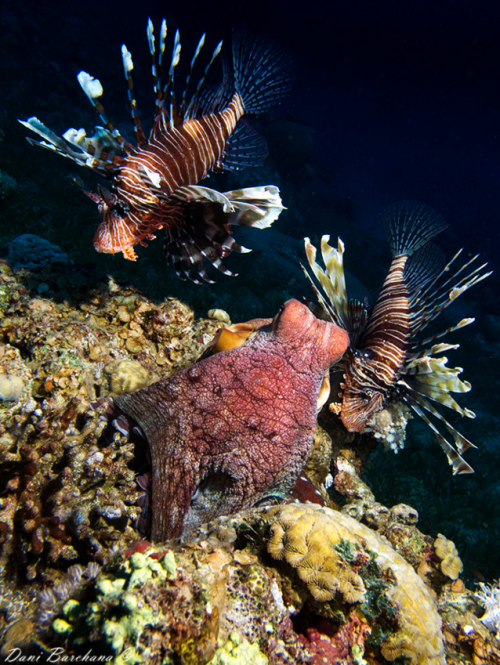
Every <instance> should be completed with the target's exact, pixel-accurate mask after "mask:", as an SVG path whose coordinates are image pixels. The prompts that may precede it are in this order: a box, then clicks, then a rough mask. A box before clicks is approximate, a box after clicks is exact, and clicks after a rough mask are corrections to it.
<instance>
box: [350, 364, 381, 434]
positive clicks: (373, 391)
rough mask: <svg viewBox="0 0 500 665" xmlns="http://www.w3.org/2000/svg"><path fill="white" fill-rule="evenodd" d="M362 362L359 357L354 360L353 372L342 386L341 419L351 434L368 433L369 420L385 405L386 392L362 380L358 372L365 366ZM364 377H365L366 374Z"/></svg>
mask: <svg viewBox="0 0 500 665" xmlns="http://www.w3.org/2000/svg"><path fill="white" fill-rule="evenodd" d="M360 360H361V362H360ZM362 360H363V359H362V358H361V359H360V358H359V357H356V358H355V359H354V362H353V363H352V365H351V371H350V372H348V373H347V374H346V376H345V378H344V383H343V384H342V388H343V399H342V408H341V411H340V419H341V420H342V422H343V424H344V425H345V427H346V428H347V430H349V432H359V433H361V432H365V431H367V429H369V426H368V422H369V420H370V419H371V418H372V416H374V415H375V414H376V413H377V412H378V411H380V410H381V409H383V408H384V405H385V399H386V395H385V393H384V391H382V390H381V389H380V388H379V387H378V386H377V385H370V384H371V383H372V382H371V381H366V380H364V381H361V380H360V377H359V376H358V371H356V370H359V369H361V367H362V366H363V365H365V363H363V362H362ZM362 376H365V375H364V373H363V375H362ZM365 378H366V376H365Z"/></svg>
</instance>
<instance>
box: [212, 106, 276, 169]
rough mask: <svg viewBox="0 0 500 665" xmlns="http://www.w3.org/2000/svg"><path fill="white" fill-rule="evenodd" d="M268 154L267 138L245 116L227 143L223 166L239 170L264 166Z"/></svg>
mask: <svg viewBox="0 0 500 665" xmlns="http://www.w3.org/2000/svg"><path fill="white" fill-rule="evenodd" d="M268 154H269V150H268V148H267V141H266V140H265V138H264V137H263V136H262V134H260V133H259V132H258V131H257V130H256V129H254V128H253V127H252V126H251V125H250V124H249V123H248V121H247V120H246V119H245V118H241V119H240V120H239V121H238V123H237V125H236V127H235V129H234V131H233V133H232V134H231V136H230V137H229V140H228V142H227V143H226V147H225V150H224V156H223V159H222V162H221V168H222V169H223V170H228V171H238V170H240V169H247V168H251V167H255V166H262V164H263V163H264V161H265V159H266V157H267V156H268Z"/></svg>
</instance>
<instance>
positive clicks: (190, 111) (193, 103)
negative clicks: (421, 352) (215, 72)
mask: <svg viewBox="0 0 500 665" xmlns="http://www.w3.org/2000/svg"><path fill="white" fill-rule="evenodd" d="M200 43H201V40H200ZM203 43H204V42H203ZM222 44H223V42H222V41H220V42H219V43H218V44H217V46H216V47H215V49H214V51H213V53H212V57H211V58H210V60H209V61H208V63H207V65H206V66H205V69H204V71H203V73H202V75H201V76H200V78H199V80H198V84H197V86H196V89H195V91H194V93H193V94H192V96H191V99H190V101H189V104H188V105H187V108H186V110H185V112H184V117H185V118H186V119H187V120H189V118H192V117H193V116H194V115H196V112H197V110H198V104H199V95H200V91H201V89H202V87H203V84H204V83H205V80H206V78H207V75H208V72H209V71H210V68H211V67H212V65H213V63H214V60H215V59H216V58H217V56H218V55H219V53H220V52H221V50H222ZM201 46H203V44H201ZM201 46H200V44H198V47H197V49H196V51H195V56H196V57H195V56H193V60H192V61H191V67H193V66H194V63H195V62H196V59H197V57H198V55H199V50H201ZM190 81H191V72H190V73H189V75H188V82H187V83H186V97H187V85H188V83H190Z"/></svg>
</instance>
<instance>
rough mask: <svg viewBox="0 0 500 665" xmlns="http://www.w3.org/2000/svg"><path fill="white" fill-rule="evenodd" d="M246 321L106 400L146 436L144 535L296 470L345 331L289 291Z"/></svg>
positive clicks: (255, 500) (172, 527)
mask: <svg viewBox="0 0 500 665" xmlns="http://www.w3.org/2000/svg"><path fill="white" fill-rule="evenodd" d="M249 323H250V325H249V326H247V327H248V328H249V329H250V334H249V335H248V338H247V339H245V341H244V343H242V344H240V345H238V346H236V347H234V348H228V349H227V350H224V351H221V352H219V353H216V354H214V355H211V356H210V357H206V358H204V359H202V360H200V361H199V362H197V363H195V364H194V365H192V366H191V367H189V368H187V369H185V370H182V371H179V372H177V373H176V374H174V375H172V376H171V377H169V378H167V379H164V380H162V381H158V382H157V383H154V384H152V385H150V386H149V387H147V388H143V389H141V390H137V391H135V392H133V393H130V394H127V395H121V396H118V397H115V398H114V400H113V402H114V405H113V408H114V409H115V411H118V412H119V413H120V414H122V415H120V417H123V415H124V416H126V417H127V418H128V419H131V420H132V421H135V423H137V425H139V427H140V429H141V430H142V432H143V434H144V436H145V438H146V439H147V442H148V445H149V451H150V456H151V467H152V469H151V476H150V482H148V484H149V485H150V487H149V490H150V499H149V500H150V501H151V540H153V541H154V542H158V541H164V540H166V539H169V538H175V537H179V536H181V535H182V534H183V533H186V532H187V531H189V530H191V529H194V528H196V527H198V526H200V525H201V524H203V523H205V522H208V521H210V520H212V519H215V518H216V517H219V516H221V515H231V514H234V513H236V512H238V511H240V510H243V509H246V508H249V507H251V506H254V505H261V504H263V503H267V502H272V501H273V500H281V499H282V498H283V497H284V496H285V495H286V494H287V493H288V491H289V490H290V489H291V487H292V486H293V485H294V483H295V481H296V480H297V479H298V478H299V475H300V474H301V471H302V468H303V466H304V463H305V461H306V459H307V455H308V453H309V450H310V448H311V445H312V442H313V438H314V429H315V424H316V416H317V405H318V398H319V396H320V389H321V388H322V385H323V382H324V377H325V375H327V374H328V371H329V368H330V367H331V366H332V365H333V364H334V363H335V362H336V361H337V360H338V359H339V358H340V357H341V356H342V355H343V354H344V352H345V351H346V349H347V346H348V343H349V339H348V335H347V333H346V332H345V331H344V330H343V329H341V328H340V327H338V326H337V325H335V324H334V323H331V322H329V321H322V320H320V319H317V318H316V317H315V316H314V314H313V313H312V312H311V311H310V310H309V309H308V308H307V307H306V305H304V304H302V303H300V302H298V301H297V300H289V301H288V302H286V303H285V304H284V305H283V306H282V307H281V309H280V311H279V312H278V314H277V315H276V316H275V317H274V319H272V320H271V319H265V320H262V319H260V320H258V322H257V323H256V324H253V325H252V323H251V322H249ZM230 346H231V345H230ZM321 401H322V400H321Z"/></svg>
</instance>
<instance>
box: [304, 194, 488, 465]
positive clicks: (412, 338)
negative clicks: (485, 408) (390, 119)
mask: <svg viewBox="0 0 500 665" xmlns="http://www.w3.org/2000/svg"><path fill="white" fill-rule="evenodd" d="M382 217H383V220H384V224H385V227H386V230H387V234H388V237H389V241H390V245H391V250H392V253H393V260H392V263H391V266H390V269H389V271H388V274H387V277H386V279H385V281H384V284H383V286H382V289H381V291H380V294H379V297H378V299H377V302H376V304H375V307H374V309H373V312H372V314H371V316H370V317H369V318H367V316H366V311H365V310H364V309H363V308H362V307H361V306H358V308H357V309H355V308H354V306H353V305H352V304H351V301H348V298H347V294H346V291H345V281H344V277H343V265H342V259H343V257H342V254H343V245H341V244H340V241H339V250H332V253H331V255H329V251H330V250H331V249H332V248H330V246H329V245H328V240H329V238H328V236H324V237H323V239H322V246H321V249H322V256H323V261H324V264H325V266H326V270H324V269H323V268H321V267H320V266H319V265H318V264H317V263H316V249H315V248H314V247H313V246H312V245H311V244H310V241H309V239H308V238H306V239H305V247H306V255H307V258H308V261H309V265H310V267H311V271H312V273H313V275H314V277H316V279H317V282H318V283H319V287H320V288H321V291H322V293H320V292H319V288H316V286H315V285H314V283H313V282H312V277H311V276H310V275H309V274H308V273H307V272H306V274H307V275H308V277H309V280H310V281H311V282H312V283H313V286H314V288H315V291H316V293H317V295H318V300H319V302H320V304H321V306H322V307H323V309H324V311H325V313H326V314H327V316H329V317H330V318H331V319H332V320H333V321H335V322H336V323H337V324H338V325H341V326H343V327H344V328H345V329H346V330H348V331H349V332H350V331H351V329H352V328H353V327H354V326H353V321H354V320H355V317H356V315H357V316H358V322H357V324H356V325H357V329H358V331H359V332H357V334H356V336H351V335H350V337H351V350H350V352H349V354H346V356H345V357H344V359H343V361H342V363H343V369H344V371H345V374H344V380H343V383H341V386H340V387H341V393H340V395H339V396H340V398H341V404H340V405H335V406H336V409H334V410H335V412H336V413H339V410H340V416H341V419H342V422H343V423H344V425H345V426H346V427H347V429H348V430H349V431H354V432H368V431H371V428H370V423H371V419H372V417H373V416H374V415H375V414H376V413H377V412H378V411H380V410H381V409H382V408H384V406H385V405H386V404H387V403H389V402H391V401H396V402H397V401H401V402H406V403H407V404H408V406H410V407H411V408H412V409H413V410H414V411H415V413H417V414H418V415H419V417H421V418H422V419H423V420H424V421H425V422H426V423H427V424H428V425H429V427H430V428H431V429H432V431H433V432H434V434H435V436H436V438H437V440H438V442H439V444H440V445H441V447H442V449H443V450H444V451H445V453H446V455H447V458H448V461H449V462H450V464H451V465H452V467H453V472H454V473H471V472H472V468H471V467H470V466H469V465H468V464H467V463H466V462H465V461H464V460H463V458H462V456H461V455H462V453H463V452H465V451H466V450H467V449H468V448H471V447H475V446H474V445H473V444H472V443H471V442H470V441H469V440H468V439H467V438H466V437H464V436H463V435H462V434H461V433H460V432H458V431H457V430H456V429H455V428H454V427H453V425H451V423H450V422H449V421H448V420H447V419H446V418H445V417H444V416H443V415H442V414H441V413H440V411H438V409H437V408H436V406H439V405H441V406H443V407H446V408H449V409H451V410H453V411H455V412H456V413H458V414H459V415H460V416H462V417H467V418H475V414H474V412H473V411H471V410H470V409H468V408H465V407H462V406H461V405H460V404H459V403H458V402H457V401H456V400H455V398H454V396H453V394H454V393H458V394H461V393H465V392H468V391H469V390H470V389H471V385H470V383H469V382H468V381H465V380H462V379H461V378H459V375H460V374H461V373H462V371H463V370H462V368H460V367H448V366H447V363H448V359H447V358H446V357H445V356H444V355H442V354H444V353H446V352H447V351H451V350H454V349H457V348H458V347H459V345H458V344H450V343H447V342H439V343H436V342H437V340H439V339H440V338H442V337H444V336H445V335H448V333H452V332H454V331H456V330H458V329H460V328H463V327H465V326H467V325H470V324H471V323H472V322H473V321H474V319H473V318H465V319H462V320H460V321H459V322H458V323H456V324H455V325H453V326H450V327H448V328H447V329H446V330H444V331H442V332H439V333H437V334H433V335H430V336H428V337H427V338H424V339H422V338H420V339H417V338H416V335H417V333H419V332H420V331H422V330H423V329H424V328H425V327H426V326H427V325H428V324H429V323H430V322H431V321H433V320H434V319H435V318H436V317H437V316H439V314H440V313H441V312H442V311H443V310H444V309H445V308H446V307H448V306H449V305H450V304H451V303H452V302H454V300H456V299H457V298H458V297H459V296H460V295H462V294H463V293H464V292H465V291H466V290H468V289H469V288H471V287H472V286H474V285H475V284H477V283H479V282H481V281H482V280H483V279H485V278H486V277H488V276H489V275H490V274H491V272H487V271H486V270H485V268H486V265H487V264H481V265H480V264H479V263H478V262H477V259H478V256H475V257H472V258H471V259H469V260H468V261H466V262H465V263H464V264H463V265H457V258H458V257H459V256H460V253H461V252H457V253H456V254H455V256H454V257H452V259H451V260H450V261H448V262H446V261H445V260H444V259H443V256H442V254H441V252H440V251H439V250H438V249H437V248H435V247H434V246H433V245H432V244H431V243H430V242H429V241H430V240H431V239H432V238H433V237H435V236H436V235H437V234H438V233H440V232H441V231H443V230H444V229H445V228H446V227H447V224H446V222H445V221H444V219H443V218H442V217H441V215H439V214H438V213H436V212H435V211H433V210H432V209H431V208H428V207H427V206H425V205H424V204H422V203H417V202H412V201H402V202H400V203H396V204H394V205H392V206H389V208H388V209H386V210H385V211H384V213H383V215H382ZM332 257H333V260H332ZM329 260H330V261H331V265H328V261H329ZM346 307H347V308H348V314H347V316H346ZM434 404H435V405H436V406H434ZM331 406H333V405H331ZM339 406H340V409H339ZM433 420H434V421H437V422H434V421H433ZM440 428H441V429H446V430H447V432H448V435H451V440H449V437H448V438H446V437H445V436H443V434H442V433H441V431H440Z"/></svg>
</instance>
